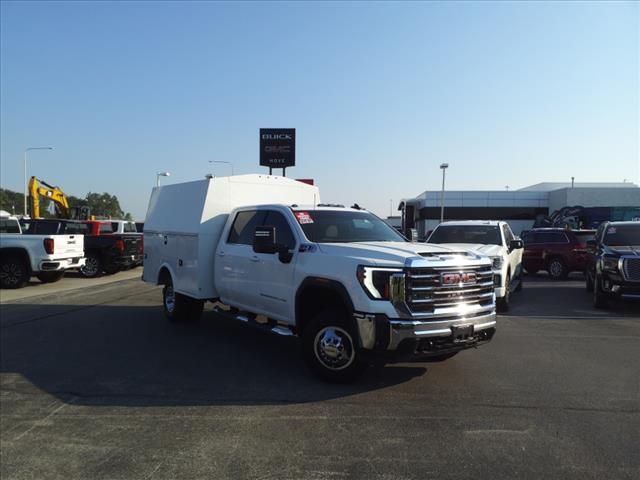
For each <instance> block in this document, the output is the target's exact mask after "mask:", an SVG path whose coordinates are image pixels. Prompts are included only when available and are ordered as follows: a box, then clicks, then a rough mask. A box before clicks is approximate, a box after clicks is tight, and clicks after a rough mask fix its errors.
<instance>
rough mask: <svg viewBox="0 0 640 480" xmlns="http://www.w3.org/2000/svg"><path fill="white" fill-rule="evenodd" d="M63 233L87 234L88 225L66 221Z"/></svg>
mask: <svg viewBox="0 0 640 480" xmlns="http://www.w3.org/2000/svg"><path fill="white" fill-rule="evenodd" d="M64 233H66V234H67V235H89V225H87V224H86V223H67V225H66V228H65V230H64Z"/></svg>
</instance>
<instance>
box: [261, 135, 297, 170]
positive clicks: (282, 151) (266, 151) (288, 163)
mask: <svg viewBox="0 0 640 480" xmlns="http://www.w3.org/2000/svg"><path fill="white" fill-rule="evenodd" d="M295 164H296V129H295V128H261V129H260V165H261V166H263V167H269V175H271V173H272V170H273V169H274V168H281V169H282V176H283V177H286V176H287V175H286V173H287V167H293V166H295Z"/></svg>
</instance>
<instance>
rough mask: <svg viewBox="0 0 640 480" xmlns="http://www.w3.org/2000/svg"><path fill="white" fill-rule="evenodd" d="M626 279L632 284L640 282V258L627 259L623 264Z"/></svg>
mask: <svg viewBox="0 0 640 480" xmlns="http://www.w3.org/2000/svg"><path fill="white" fill-rule="evenodd" d="M622 271H623V272H624V278H626V279H627V280H630V281H632V282H640V257H638V258H625V259H624V260H623V262H622Z"/></svg>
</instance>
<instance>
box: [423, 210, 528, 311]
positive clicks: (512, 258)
mask: <svg viewBox="0 0 640 480" xmlns="http://www.w3.org/2000/svg"><path fill="white" fill-rule="evenodd" d="M427 243H435V244H440V245H442V244H447V246H449V247H451V248H462V249H465V250H471V251H474V252H477V253H479V254H481V255H486V256H488V257H489V258H491V261H492V264H493V270H494V281H495V289H496V303H497V307H498V311H499V312H506V311H508V310H509V304H510V302H511V293H512V292H514V291H520V290H522V252H523V247H524V244H523V242H522V240H520V239H519V238H517V237H516V236H515V235H514V234H513V232H512V231H511V227H509V224H508V223H507V222H501V221H497V220H466V221H459V222H455V221H452V222H443V223H441V224H440V225H438V226H437V227H436V228H435V230H434V231H433V232H432V233H431V235H430V236H429V238H428V239H427Z"/></svg>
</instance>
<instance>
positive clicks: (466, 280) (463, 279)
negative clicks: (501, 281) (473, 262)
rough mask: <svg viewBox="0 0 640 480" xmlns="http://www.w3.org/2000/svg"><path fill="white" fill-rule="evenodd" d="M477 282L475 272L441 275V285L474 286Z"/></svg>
mask: <svg viewBox="0 0 640 480" xmlns="http://www.w3.org/2000/svg"><path fill="white" fill-rule="evenodd" d="M477 281H478V279H477V277H476V274H475V273H474V272H463V273H443V274H441V275H440V284H441V285H472V284H474V283H476V282H477Z"/></svg>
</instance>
